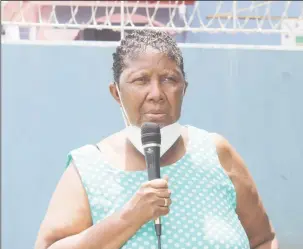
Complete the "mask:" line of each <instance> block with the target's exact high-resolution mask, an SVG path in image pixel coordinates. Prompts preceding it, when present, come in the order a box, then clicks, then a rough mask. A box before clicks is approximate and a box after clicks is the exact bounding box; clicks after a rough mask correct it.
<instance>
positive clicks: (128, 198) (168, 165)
mask: <svg viewBox="0 0 303 249" xmlns="http://www.w3.org/2000/svg"><path fill="white" fill-rule="evenodd" d="M113 59H114V64H113V71H114V81H115V82H114V83H113V84H111V85H110V93H111V94H112V96H113V97H114V99H115V100H116V101H117V103H118V104H119V105H120V106H121V109H122V113H123V115H124V117H125V120H126V124H127V128H126V129H124V130H122V131H120V132H117V133H115V134H113V135H111V136H109V137H108V138H106V139H104V140H102V141H101V142H99V143H98V144H97V145H86V146H84V147H82V148H79V149H76V150H74V151H72V152H71V153H70V155H69V162H68V168H67V169H66V171H65V172H64V174H63V176H62V178H61V180H60V182H59V183H58V186H57V188H56V190H55V192H54V194H53V197H52V199H51V201H50V204H49V208H48V211H47V214H46V216H45V219H44V221H43V222H42V224H41V228H40V231H39V234H38V238H37V241H36V249H46V248H47V249H70V248H75V249H82V248H85V249H86V248H90V249H95V248H96V249H97V248H98V249H101V248H102V249H118V248H123V249H128V248H132V249H137V248H146V249H149V248H157V237H156V235H155V231H154V223H153V221H154V220H155V219H156V218H157V217H160V216H161V217H162V237H161V240H162V247H163V248H186V249H193V248H208V249H212V248H238V249H240V248H258V249H273V248H275V249H276V248H278V245H277V241H276V238H275V233H274V230H273V228H272V226H271V224H270V221H269V219H268V216H267V214H266V212H265V210H264V207H263V205H262V202H261V200H260V196H259V194H258V192H257V189H256V186H255V184H254V182H253V179H252V177H251V176H250V174H249V172H248V170H247V168H246V167H245V166H244V162H243V160H242V159H241V157H240V156H239V155H238V154H237V152H236V151H235V149H234V148H233V147H232V146H231V145H230V144H229V143H228V141H226V140H225V139H224V138H223V137H222V136H220V135H217V134H211V133H208V132H206V131H204V130H200V129H197V128H195V127H192V126H181V125H179V123H178V120H179V118H180V114H181V107H182V101H183V96H184V95H185V93H186V88H187V82H186V80H185V73H184V68H183V58H182V54H181V51H180V49H179V48H178V47H177V44H176V43H175V41H174V40H173V39H172V38H171V37H169V35H167V34H166V33H164V32H159V31H147V30H144V31H137V32H133V33H131V34H129V35H128V36H127V37H126V38H125V40H123V41H122V42H121V45H120V46H118V47H117V50H116V53H114V55H113ZM144 122H155V123H158V124H159V125H160V127H162V128H161V133H162V144H161V159H160V163H161V175H162V176H164V177H163V179H156V180H152V181H147V174H146V170H145V169H146V166H145V159H144V156H143V154H142V145H141V144H140V128H139V127H140V126H141V125H142V124H143V123H144Z"/></svg>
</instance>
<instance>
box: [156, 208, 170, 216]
mask: <svg viewBox="0 0 303 249" xmlns="http://www.w3.org/2000/svg"><path fill="white" fill-rule="evenodd" d="M169 211H170V209H169V207H158V212H157V213H158V215H157V216H158V217H159V216H165V215H167V214H168V213H169Z"/></svg>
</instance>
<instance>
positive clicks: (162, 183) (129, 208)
mask: <svg viewBox="0 0 303 249" xmlns="http://www.w3.org/2000/svg"><path fill="white" fill-rule="evenodd" d="M170 195H171V191H170V190H169V189H168V177H167V176H164V179H155V180H151V181H147V182H145V183H143V184H142V185H141V186H140V188H139V189H138V190H137V192H136V193H135V194H134V196H133V197H132V198H131V199H130V201H129V202H127V203H126V204H125V206H124V208H123V211H124V212H123V213H124V217H125V218H126V219H132V220H133V221H136V222H138V224H140V226H142V225H144V224H145V223H147V222H148V221H150V220H155V219H157V218H158V217H160V216H164V215H167V214H168V213H169V206H170V205H171V199H170ZM165 199H166V200H165ZM165 204H167V206H165Z"/></svg>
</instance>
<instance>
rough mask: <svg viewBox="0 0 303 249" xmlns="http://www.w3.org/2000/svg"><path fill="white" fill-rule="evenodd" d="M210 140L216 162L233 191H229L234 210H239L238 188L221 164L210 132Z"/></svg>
mask: <svg viewBox="0 0 303 249" xmlns="http://www.w3.org/2000/svg"><path fill="white" fill-rule="evenodd" d="M208 138H209V143H210V145H211V148H212V151H213V153H214V156H215V157H216V162H217V163H218V165H219V167H220V170H221V171H222V172H223V174H224V175H225V178H226V181H227V183H228V184H229V185H230V186H231V189H230V190H229V194H230V195H231V196H230V198H231V201H232V205H233V208H234V210H236V208H237V191H236V188H235V186H234V183H233V182H232V180H231V179H230V177H229V176H228V173H227V172H226V170H225V169H224V167H223V166H222V164H221V162H220V159H219V155H218V151H217V146H216V143H215V142H214V140H213V138H212V136H211V133H210V132H209V133H208Z"/></svg>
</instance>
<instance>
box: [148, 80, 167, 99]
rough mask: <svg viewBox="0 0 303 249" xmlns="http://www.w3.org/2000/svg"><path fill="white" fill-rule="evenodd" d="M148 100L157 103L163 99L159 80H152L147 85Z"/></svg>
mask: <svg viewBox="0 0 303 249" xmlns="http://www.w3.org/2000/svg"><path fill="white" fill-rule="evenodd" d="M147 98H148V100H152V101H154V102H159V101H161V100H163V99H164V93H163V89H162V87H161V83H160V82H159V80H153V81H151V82H150V84H149V89H148V97H147Z"/></svg>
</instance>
